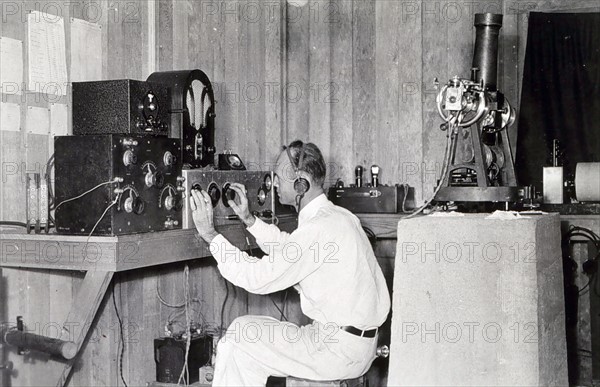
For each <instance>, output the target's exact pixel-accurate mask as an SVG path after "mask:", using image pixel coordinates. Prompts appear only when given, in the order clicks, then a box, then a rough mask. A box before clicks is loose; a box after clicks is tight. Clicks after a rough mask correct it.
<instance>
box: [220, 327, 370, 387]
mask: <svg viewBox="0 0 600 387" xmlns="http://www.w3.org/2000/svg"><path fill="white" fill-rule="evenodd" d="M376 349H377V336H376V337H374V338H365V337H359V336H356V335H353V334H351V333H348V332H345V331H342V330H340V329H339V327H337V326H336V325H334V324H323V323H319V322H313V323H312V324H310V325H305V326H302V327H298V326H297V325H295V324H292V323H288V322H281V321H279V320H276V319H274V318H272V317H266V316H243V317H239V318H237V319H235V320H234V321H233V323H231V325H230V326H229V328H228V329H227V333H226V334H225V335H224V336H223V337H222V338H221V340H219V343H218V345H217V356H216V364H215V374H214V380H213V386H216V387H220V386H236V387H237V386H264V385H265V384H266V382H267V378H268V377H269V376H280V377H284V376H293V377H296V378H301V379H309V380H338V379H353V378H357V377H359V376H361V375H363V374H364V373H365V372H367V370H368V369H369V367H370V366H371V363H372V362H373V360H374V359H375V352H376Z"/></svg>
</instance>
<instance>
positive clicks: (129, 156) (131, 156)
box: [123, 149, 137, 167]
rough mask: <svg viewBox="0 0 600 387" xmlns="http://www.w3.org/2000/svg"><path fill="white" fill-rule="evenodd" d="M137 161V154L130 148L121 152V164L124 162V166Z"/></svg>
mask: <svg viewBox="0 0 600 387" xmlns="http://www.w3.org/2000/svg"><path fill="white" fill-rule="evenodd" d="M136 163H137V156H136V155H135V153H133V151H132V150H130V149H128V150H126V151H125V153H124V154H123V164H125V166H126V167H128V166H130V165H133V164H136Z"/></svg>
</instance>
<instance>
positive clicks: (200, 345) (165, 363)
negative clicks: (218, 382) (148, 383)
mask: <svg viewBox="0 0 600 387" xmlns="http://www.w3.org/2000/svg"><path fill="white" fill-rule="evenodd" d="M186 345H187V342H186V340H185V339H180V340H179V339H174V338H172V337H164V338H161V339H155V340H154V361H155V362H156V381H157V382H161V383H177V382H178V380H179V375H181V370H182V369H183V365H184V363H185V348H186ZM212 348H213V340H212V337H210V336H196V337H192V340H191V343H190V349H189V352H188V370H189V375H190V379H189V383H195V382H197V381H198V379H199V375H200V367H202V366H204V365H206V364H207V363H208V362H210V359H211V357H212Z"/></svg>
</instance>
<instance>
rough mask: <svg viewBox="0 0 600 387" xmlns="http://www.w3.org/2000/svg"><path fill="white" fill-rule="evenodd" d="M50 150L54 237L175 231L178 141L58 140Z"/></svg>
mask: <svg viewBox="0 0 600 387" xmlns="http://www.w3.org/2000/svg"><path fill="white" fill-rule="evenodd" d="M54 144H55V145H54V146H55V168H56V172H55V175H56V180H55V187H56V188H55V190H56V203H58V204H57V207H56V212H55V217H56V230H57V232H59V233H62V234H72V235H90V234H93V235H123V234H134V233H141V232H149V231H162V230H171V229H177V228H181V223H182V219H181V208H182V194H181V190H182V188H181V177H180V176H181V162H180V160H178V157H177V155H179V153H180V151H181V145H180V141H179V140H177V139H169V138H167V137H156V136H127V135H99V136H61V137H56V138H55V142H54ZM92 231H93V232H92Z"/></svg>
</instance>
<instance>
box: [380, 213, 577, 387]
mask: <svg viewBox="0 0 600 387" xmlns="http://www.w3.org/2000/svg"><path fill="white" fill-rule="evenodd" d="M486 216H488V214H465V216H461V217H432V216H429V217H419V218H415V219H408V220H401V221H400V222H399V224H398V245H397V251H396V262H395V269H394V288H393V301H392V313H393V315H392V337H391V344H390V350H391V354H390V371H389V378H388V385H389V386H402V385H410V386H450V385H451V386H517V385H518V386H532V385H540V386H551V385H560V386H565V385H568V378H567V351H566V339H565V322H564V319H565V314H564V295H563V274H562V258H561V248H560V247H561V246H560V221H559V217H558V215H554V214H550V215H540V216H531V217H529V218H527V219H514V220H491V219H485V217H486Z"/></svg>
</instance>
